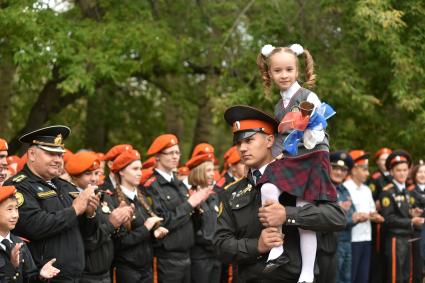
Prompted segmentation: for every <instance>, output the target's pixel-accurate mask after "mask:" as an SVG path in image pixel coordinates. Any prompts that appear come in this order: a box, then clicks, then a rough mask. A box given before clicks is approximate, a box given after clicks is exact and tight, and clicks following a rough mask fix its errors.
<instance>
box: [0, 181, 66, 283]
mask: <svg viewBox="0 0 425 283" xmlns="http://www.w3.org/2000/svg"><path fill="white" fill-rule="evenodd" d="M15 192H16V189H15V187H14V186H4V187H0V250H1V251H2V252H0V261H1V262H2V264H1V265H0V274H1V279H2V280H4V282H27V281H28V282H33V281H32V280H38V279H39V277H41V278H42V279H51V278H53V277H55V276H56V275H57V274H58V273H59V272H60V270H59V269H57V268H55V267H53V266H52V264H53V263H54V262H55V261H56V259H51V260H50V261H48V262H47V263H45V264H44V266H43V267H42V268H41V270H40V272H39V270H38V269H37V266H36V265H35V264H34V260H33V258H32V256H31V253H30V251H29V249H28V247H27V245H26V244H25V243H24V242H23V241H22V239H21V238H19V237H17V236H15V235H13V234H12V233H11V232H10V231H11V230H13V229H14V228H15V226H16V223H17V221H18V218H19V212H18V202H19V201H21V200H20V199H17V198H16V196H15ZM24 263H25V264H24Z"/></svg>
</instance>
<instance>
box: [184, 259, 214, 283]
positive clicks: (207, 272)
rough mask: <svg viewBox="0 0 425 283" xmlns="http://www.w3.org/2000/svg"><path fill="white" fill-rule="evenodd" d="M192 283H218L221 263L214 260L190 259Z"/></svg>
mask: <svg viewBox="0 0 425 283" xmlns="http://www.w3.org/2000/svg"><path fill="white" fill-rule="evenodd" d="M190 262H191V267H190V271H191V281H192V283H220V274H221V263H220V262H219V261H218V260H216V259H215V258H203V259H196V258H191V259H190Z"/></svg>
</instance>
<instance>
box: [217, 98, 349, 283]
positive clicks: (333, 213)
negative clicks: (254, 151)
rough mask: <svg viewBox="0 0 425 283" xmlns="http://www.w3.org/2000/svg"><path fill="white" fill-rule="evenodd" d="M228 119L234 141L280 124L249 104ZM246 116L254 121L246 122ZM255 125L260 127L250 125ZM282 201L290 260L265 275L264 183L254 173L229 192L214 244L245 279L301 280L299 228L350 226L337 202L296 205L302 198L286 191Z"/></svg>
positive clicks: (235, 109)
mask: <svg viewBox="0 0 425 283" xmlns="http://www.w3.org/2000/svg"><path fill="white" fill-rule="evenodd" d="M225 118H226V121H227V122H228V123H229V124H230V125H232V126H233V130H234V142H238V141H240V140H243V139H246V138H248V137H250V136H252V135H254V134H256V133H258V132H263V130H264V129H265V128H268V127H269V126H270V125H272V127H273V128H274V129H277V122H276V121H275V120H274V119H273V118H272V117H270V116H268V115H267V114H265V113H263V112H261V111H258V110H256V109H255V108H252V107H248V106H235V107H232V108H230V109H228V110H227V111H226V113H225ZM244 120H249V121H248V122H247V123H244ZM251 122H253V123H251ZM252 124H255V125H257V126H255V127H252V126H250V125H252ZM263 124H268V125H269V126H266V125H265V126H262V125H263ZM267 133H268V132H267ZM260 179H261V178H260ZM279 201H280V203H281V204H283V205H284V206H285V209H286V217H287V219H286V222H285V224H284V225H283V227H282V230H283V233H284V234H285V251H286V252H287V254H288V257H289V260H290V261H289V263H287V264H283V265H281V266H279V267H278V268H277V269H275V270H274V271H271V272H269V273H263V270H264V268H265V266H266V260H267V254H260V253H259V252H258V249H257V246H258V239H259V237H260V234H261V230H262V229H263V227H262V225H261V223H260V221H259V218H258V210H259V208H260V207H261V192H260V186H256V185H255V181H254V179H253V177H252V174H249V176H248V177H246V178H242V179H240V180H239V181H237V182H236V183H234V184H232V185H230V186H229V187H228V189H227V190H226V192H225V193H224V199H223V201H222V202H221V203H220V212H219V218H218V226H217V232H216V234H215V236H214V245H215V246H216V248H217V252H218V255H219V258H220V259H221V260H222V261H224V262H233V263H235V264H237V265H238V276H239V282H297V280H298V278H299V275H300V272H301V254H300V243H299V234H298V228H302V229H308V230H314V231H323V232H325V231H337V230H341V229H343V228H344V226H345V215H344V212H343V211H342V210H341V209H340V207H339V206H338V205H337V204H336V203H332V202H325V201H324V202H321V203H320V204H318V205H315V204H307V205H304V206H303V207H295V204H296V197H294V196H292V195H290V194H288V193H285V192H284V193H282V194H281V195H280V197H279ZM316 267H317V266H316ZM317 271H318V270H317V268H316V273H317Z"/></svg>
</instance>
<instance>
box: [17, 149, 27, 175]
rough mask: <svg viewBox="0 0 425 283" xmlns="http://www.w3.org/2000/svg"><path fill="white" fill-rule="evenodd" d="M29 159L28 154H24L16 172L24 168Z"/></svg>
mask: <svg viewBox="0 0 425 283" xmlns="http://www.w3.org/2000/svg"><path fill="white" fill-rule="evenodd" d="M27 160H28V155H27V154H26V153H25V154H24V155H22V156H21V159H20V160H19V162H18V166H17V167H16V172H19V171H21V170H22V169H24V166H25V164H26V163H27Z"/></svg>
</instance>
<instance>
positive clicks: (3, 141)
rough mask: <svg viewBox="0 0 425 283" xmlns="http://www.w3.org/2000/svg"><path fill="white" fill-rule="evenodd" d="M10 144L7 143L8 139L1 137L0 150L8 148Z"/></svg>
mask: <svg viewBox="0 0 425 283" xmlns="http://www.w3.org/2000/svg"><path fill="white" fill-rule="evenodd" d="M8 148H9V146H8V145H7V141H6V140H4V139H0V151H5V150H8Z"/></svg>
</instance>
